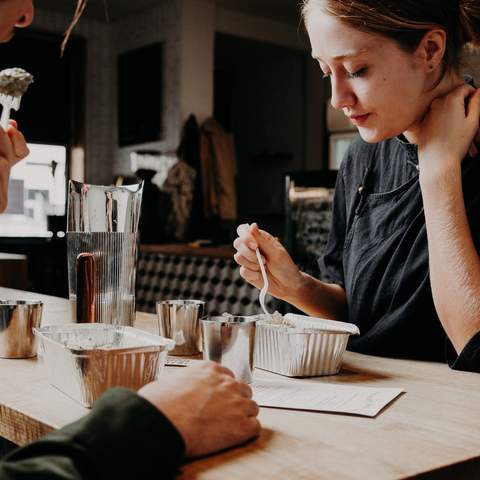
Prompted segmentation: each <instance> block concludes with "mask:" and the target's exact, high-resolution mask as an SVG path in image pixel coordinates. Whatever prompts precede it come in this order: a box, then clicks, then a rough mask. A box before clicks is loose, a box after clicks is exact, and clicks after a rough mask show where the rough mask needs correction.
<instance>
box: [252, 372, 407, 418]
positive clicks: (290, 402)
mask: <svg viewBox="0 0 480 480" xmlns="http://www.w3.org/2000/svg"><path fill="white" fill-rule="evenodd" d="M251 386H252V388H253V398H254V400H255V401H256V402H257V403H258V405H260V406H261V407H277V408H285V409H289V410H313V411H318V412H334V413H349V414H353V415H363V416H366V417H375V416H376V415H377V414H378V412H380V410H382V408H384V407H385V406H386V405H388V404H389V403H390V402H391V401H392V400H394V399H395V398H397V397H398V396H399V395H400V394H401V393H402V392H403V390H402V389H401V388H371V387H357V386H346V385H334V384H331V383H320V382H305V381H296V380H292V381H288V380H263V379H262V380H259V379H254V382H253V383H252V385H251Z"/></svg>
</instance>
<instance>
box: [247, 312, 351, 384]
mask: <svg viewBox="0 0 480 480" xmlns="http://www.w3.org/2000/svg"><path fill="white" fill-rule="evenodd" d="M284 321H285V322H286V323H287V324H288V325H275V324H272V323H271V322H269V321H268V320H260V321H258V322H257V334H256V341H255V355H254V366H255V367H257V368H261V369H263V370H268V371H270V372H274V373H278V374H280V375H285V376H287V377H315V376H320V375H335V374H336V373H338V372H339V371H340V368H341V366H342V360H343V354H344V352H345V349H346V347H347V342H348V337H349V336H350V335H358V334H359V333H360V331H359V329H358V327H357V326H356V325H353V324H351V323H344V322H336V321H333V320H324V319H320V318H314V317H307V316H304V315H294V314H287V315H285V317H284Z"/></svg>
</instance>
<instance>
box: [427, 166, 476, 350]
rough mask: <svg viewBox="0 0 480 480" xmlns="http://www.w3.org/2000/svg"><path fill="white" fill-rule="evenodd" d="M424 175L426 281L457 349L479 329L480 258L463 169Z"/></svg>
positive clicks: (458, 167) (441, 318)
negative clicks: (473, 230)
mask: <svg viewBox="0 0 480 480" xmlns="http://www.w3.org/2000/svg"><path fill="white" fill-rule="evenodd" d="M450 165H453V167H451V168H450V169H449V170H448V172H445V173H444V174H442V175H441V174H431V173H429V172H427V173H425V174H424V175H422V169H420V184H421V189H422V196H423V203H424V211H425V221H426V226H427V236H428V253H429V266H430V282H431V286H432V294H433V300H434V303H435V308H436V310H437V314H438V316H439V318H440V321H441V322H442V325H443V328H444V329H445V332H446V333H447V335H448V337H449V338H450V340H451V342H452V344H453V346H454V347H455V349H456V351H457V353H460V351H461V350H462V349H463V347H464V346H465V345H466V343H467V342H468V341H469V340H470V339H471V338H472V337H473V336H474V335H475V334H476V333H477V332H478V331H480V258H479V256H478V253H477V251H476V248H475V245H474V243H473V239H472V235H471V231H470V226H469V224H468V219H467V213H466V209H465V203H464V197H463V190H462V178H461V168H460V165H459V164H454V163H453V162H452V163H450Z"/></svg>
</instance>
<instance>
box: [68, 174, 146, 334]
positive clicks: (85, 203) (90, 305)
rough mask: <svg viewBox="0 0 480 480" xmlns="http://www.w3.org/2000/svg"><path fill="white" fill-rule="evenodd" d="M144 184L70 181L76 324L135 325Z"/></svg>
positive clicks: (71, 270)
mask: <svg viewBox="0 0 480 480" xmlns="http://www.w3.org/2000/svg"><path fill="white" fill-rule="evenodd" d="M142 191H143V183H140V184H135V185H128V186H122V187H105V186H99V185H88V184H85V183H80V182H76V181H73V180H70V181H69V184H68V210H67V255H68V280H69V298H70V303H71V308H72V316H73V319H74V320H76V321H77V322H79V323H80V322H98V323H108V324H113V325H126V326H131V325H133V321H134V317H135V273H136V258H137V233H138V220H139V216H140V205H141V202H142Z"/></svg>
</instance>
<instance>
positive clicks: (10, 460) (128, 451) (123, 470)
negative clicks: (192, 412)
mask: <svg viewBox="0 0 480 480" xmlns="http://www.w3.org/2000/svg"><path fill="white" fill-rule="evenodd" d="M184 450H185V445H184V442H183V439H182V437H181V436H180V434H179V433H178V431H177V430H176V429H175V427H174V426H173V425H172V424H171V423H170V421H169V420H168V419H167V418H166V417H165V416H164V415H163V414H162V413H160V412H159V411H158V410H157V409H156V408H155V407H154V406H153V405H152V404H150V403H149V402H148V401H146V400H145V399H143V398H142V397H139V396H138V395H137V394H136V393H134V392H132V391H129V390H127V389H123V388H116V389H112V390H110V391H109V392H107V393H106V394H105V395H103V396H102V397H101V398H100V399H99V400H98V401H97V402H96V404H95V406H94V408H93V409H92V411H91V412H90V413H89V414H88V415H86V416H85V417H84V418H82V419H80V420H78V421H77V422H75V423H72V424H71V425H67V426H66V427H64V428H62V429H61V430H57V431H54V432H52V433H50V434H48V435H47V436H45V437H44V438H41V439H40V440H37V441H35V442H33V443H31V444H29V445H27V446H25V447H23V448H19V449H18V450H15V451H13V452H12V453H10V454H9V455H7V456H6V457H5V458H4V459H3V461H1V462H0V479H1V480H12V479H15V480H17V479H29V480H37V479H49V480H50V479H51V480H57V479H65V480H66V479H69V480H70V479H109V478H112V479H123V478H125V479H127V478H129V479H143V478H156V479H159V480H164V479H171V478H174V477H175V475H176V473H177V470H178V467H179V465H180V463H181V462H182V460H183V455H184Z"/></svg>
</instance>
